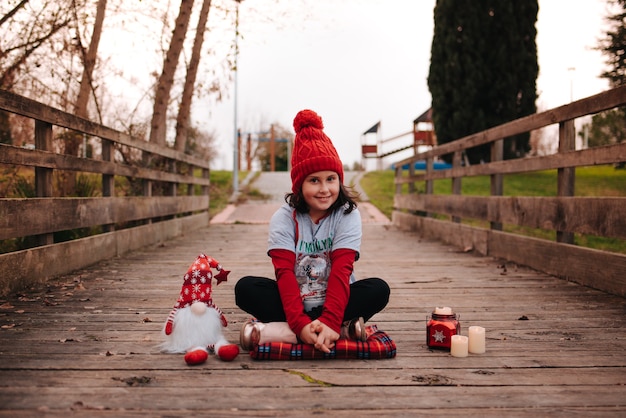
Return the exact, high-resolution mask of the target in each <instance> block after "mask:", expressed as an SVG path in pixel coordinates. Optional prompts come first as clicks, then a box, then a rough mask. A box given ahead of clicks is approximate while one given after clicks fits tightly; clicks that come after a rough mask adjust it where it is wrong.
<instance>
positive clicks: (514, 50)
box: [428, 0, 539, 164]
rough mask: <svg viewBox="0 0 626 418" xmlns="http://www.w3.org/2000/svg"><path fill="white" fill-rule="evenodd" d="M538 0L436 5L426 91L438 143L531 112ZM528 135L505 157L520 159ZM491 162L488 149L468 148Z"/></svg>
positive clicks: (512, 142)
mask: <svg viewBox="0 0 626 418" xmlns="http://www.w3.org/2000/svg"><path fill="white" fill-rule="evenodd" d="M538 10H539V6H538V3H537V0H519V1H498V0H437V3H436V6H435V13H434V19H435V31H434V35H433V41H432V47H431V63H430V72H429V76H428V87H429V89H430V92H431V95H432V107H433V122H434V125H435V132H436V133H437V140H438V142H439V143H440V144H442V143H446V142H450V141H453V140H456V139H459V138H461V137H463V136H466V135H470V134H472V133H475V132H479V131H482V130H485V129H488V128H491V127H494V126H497V125H500V124H502V123H505V122H508V121H511V120H514V119H517V118H520V117H522V116H527V115H530V114H532V113H535V112H536V104H535V101H536V99H537V86H536V80H537V74H538V72H539V67H538V65H537V45H536V43H535V38H536V35H537V30H536V28H535V23H536V21H537V12H538ZM529 136H530V135H529V134H528V133H527V134H522V135H518V136H516V137H512V138H506V139H505V142H504V158H515V157H520V156H523V155H525V154H526V153H527V152H528V150H529V149H530V146H529ZM467 157H468V159H469V161H470V163H472V164H474V163H478V162H480V161H489V160H490V149H489V146H482V147H477V148H475V149H471V150H468V152H467Z"/></svg>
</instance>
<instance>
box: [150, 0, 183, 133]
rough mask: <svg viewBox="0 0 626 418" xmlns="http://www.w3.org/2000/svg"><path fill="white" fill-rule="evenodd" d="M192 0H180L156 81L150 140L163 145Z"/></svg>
mask: <svg viewBox="0 0 626 418" xmlns="http://www.w3.org/2000/svg"><path fill="white" fill-rule="evenodd" d="M192 9H193V0H181V2H180V9H179V12H178V17H177V18H176V24H175V27H174V31H173V33H172V39H171V41H170V46H169V49H168V50H167V54H166V56H165V60H164V61H163V70H162V72H161V76H160V77H159V80H158V82H157V86H156V95H155V98H154V107H153V111H152V122H151V123H150V142H154V143H156V144H159V145H165V134H166V131H167V108H168V105H169V101H170V93H171V91H172V85H173V84H174V74H175V73H176V67H177V65H178V60H179V58H180V53H181V51H182V50H183V46H184V43H185V36H186V34H187V28H188V26H189V20H190V18H191V11H192Z"/></svg>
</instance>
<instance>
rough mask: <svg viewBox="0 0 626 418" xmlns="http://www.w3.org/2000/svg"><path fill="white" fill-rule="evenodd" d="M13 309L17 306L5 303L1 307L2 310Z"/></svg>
mask: <svg viewBox="0 0 626 418" xmlns="http://www.w3.org/2000/svg"><path fill="white" fill-rule="evenodd" d="M13 308H15V306H13V305H11V304H10V303H9V302H7V303H3V304H2V305H0V309H13Z"/></svg>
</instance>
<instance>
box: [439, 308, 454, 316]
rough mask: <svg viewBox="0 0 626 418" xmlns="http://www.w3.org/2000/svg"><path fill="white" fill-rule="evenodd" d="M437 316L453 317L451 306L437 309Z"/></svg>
mask: <svg viewBox="0 0 626 418" xmlns="http://www.w3.org/2000/svg"><path fill="white" fill-rule="evenodd" d="M435 314H436V315H452V308H451V307H449V306H437V307H436V308H435Z"/></svg>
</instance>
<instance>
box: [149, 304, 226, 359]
mask: <svg viewBox="0 0 626 418" xmlns="http://www.w3.org/2000/svg"><path fill="white" fill-rule="evenodd" d="M196 311H197V310H196ZM163 335H164V336H165V341H164V342H163V343H162V344H161V345H160V348H161V350H162V351H164V352H166V353H186V352H187V351H189V350H190V349H192V348H196V347H205V348H207V347H208V348H214V350H215V352H218V351H219V348H220V347H221V346H223V345H227V344H228V341H226V339H225V338H224V335H223V334H222V323H221V320H220V314H219V312H217V310H215V309H214V308H209V307H207V309H206V311H204V313H201V314H197V313H194V312H193V310H192V307H190V306H188V307H186V308H182V309H179V310H178V311H177V312H176V316H175V317H174V327H173V330H172V333H171V334H170V335H165V331H163Z"/></svg>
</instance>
